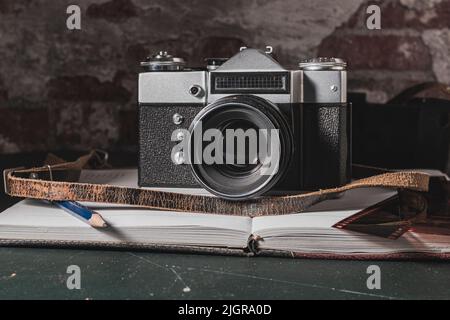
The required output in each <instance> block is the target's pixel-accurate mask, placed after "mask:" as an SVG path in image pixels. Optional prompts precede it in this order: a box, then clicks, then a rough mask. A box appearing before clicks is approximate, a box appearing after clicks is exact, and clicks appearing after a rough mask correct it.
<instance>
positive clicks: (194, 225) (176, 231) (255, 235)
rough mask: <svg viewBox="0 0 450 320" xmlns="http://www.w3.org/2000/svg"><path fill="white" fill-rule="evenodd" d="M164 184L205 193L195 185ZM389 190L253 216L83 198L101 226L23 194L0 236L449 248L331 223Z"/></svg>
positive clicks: (388, 249) (13, 239) (3, 239)
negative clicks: (303, 209) (296, 211)
mask: <svg viewBox="0 0 450 320" xmlns="http://www.w3.org/2000/svg"><path fill="white" fill-rule="evenodd" d="M80 180H81V181H82V182H94V183H109V184H115V185H124V186H136V181H137V171H136V170H131V169H130V170H103V171H98V170H96V171H90V170H85V171H83V172H82V176H81V179H80ZM166 190H167V191H173V192H184V193H197V194H201V193H204V194H206V193H207V192H206V191H204V190H201V189H166ZM395 195H396V192H395V191H392V190H387V189H382V188H366V189H356V190H351V191H347V192H346V193H345V194H344V195H343V196H342V197H341V198H338V199H334V200H327V201H324V202H322V203H319V204H316V205H314V206H313V207H311V208H309V209H308V210H307V211H306V212H302V213H299V214H290V215H283V216H265V217H256V218H249V217H240V216H225V215H213V214H199V213H181V212H180V213H178V212H170V211H157V210H148V209H142V208H132V207H125V206H120V205H105V204H95V203H84V204H85V205H87V206H89V207H91V208H94V209H95V210H96V211H97V212H99V213H100V214H101V215H102V217H103V218H104V220H105V221H106V222H107V223H108V225H109V227H108V228H105V229H95V228H93V227H91V226H89V225H87V224H86V223H84V222H82V221H80V220H78V219H76V218H74V217H73V216H72V215H70V214H68V213H66V212H65V211H63V210H61V209H59V208H57V207H56V206H54V205H52V204H50V203H47V202H44V201H39V200H24V201H21V202H19V203H17V204H16V205H14V206H12V207H11V208H9V209H7V210H5V211H4V212H2V213H0V244H4V245H39V246H90V247H125V248H135V247H139V248H142V247H143V248H154V249H161V250H172V251H203V252H216V253H231V254H232V253H238V254H239V253H240V254H250V255H251V254H265V255H290V256H302V257H303V256H304V257H331V258H352V257H362V258H364V257H367V258H370V257H373V258H385V257H394V258H401V257H411V256H414V255H419V256H432V257H446V255H447V254H448V253H450V236H438V235H430V234H417V233H413V232H407V233H405V234H404V235H403V236H401V237H400V238H398V239H396V240H391V239H387V238H383V237H378V236H374V235H368V234H364V233H359V232H355V231H350V230H343V229H338V228H335V227H333V226H334V225H336V224H337V223H338V222H340V221H342V220H344V219H346V218H348V217H350V216H352V215H354V214H356V213H358V212H360V211H361V210H364V209H365V208H367V207H369V206H373V205H375V204H377V203H379V202H381V201H383V200H386V199H389V198H391V197H393V196H395ZM249 239H250V240H249Z"/></svg>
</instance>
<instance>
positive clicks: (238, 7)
mask: <svg viewBox="0 0 450 320" xmlns="http://www.w3.org/2000/svg"><path fill="white" fill-rule="evenodd" d="M70 4H77V5H79V6H80V8H81V11H82V13H81V30H68V29H67V27H66V19H67V17H68V15H67V14H66V9H67V7H68V6H69V5H70ZM370 4H378V5H379V6H380V7H381V27H382V29H381V30H368V29H367V27H366V19H367V17H368V14H367V13H366V8H367V7H368V5H370ZM449 28H450V1H447V0H427V1H422V0H388V1H365V0H341V1H334V0H316V1H310V0H308V1H307V0H304V1H303V0H228V1H210V0H203V1H202V0H183V1H175V0H145V1H144V0H102V1H93V0H77V1H73V0H71V1H65V0H60V1H51V0H0V109H1V110H0V153H1V154H13V153H23V152H35V151H40V152H46V151H47V150H77V151H81V150H88V149H92V148H103V149H108V150H112V151H128V152H134V151H136V150H137V108H136V100H137V97H136V96H137V73H138V72H139V71H140V68H139V62H140V61H142V60H143V59H145V57H146V56H148V55H149V54H152V53H154V52H157V51H159V50H167V51H170V52H171V53H173V54H175V55H177V56H181V57H184V58H185V59H186V60H187V61H188V63H189V64H190V65H192V66H200V65H202V64H203V59H204V58H205V57H229V56H231V55H233V54H234V53H236V52H237V51H238V50H239V47H241V46H244V45H245V46H249V47H257V48H264V46H265V45H272V46H273V47H274V53H275V56H276V58H277V59H278V60H279V61H280V62H281V63H282V64H285V65H287V66H289V65H292V66H294V65H296V64H297V63H298V62H299V61H300V60H301V59H303V58H307V57H311V56H317V55H322V56H337V57H342V58H345V59H347V60H348V63H349V70H350V72H349V76H348V77H349V90H350V91H354V92H363V93H366V94H367V98H368V100H369V101H371V102H376V103H384V102H386V101H388V100H389V99H390V98H392V97H393V96H395V95H396V94H398V93H399V92H400V91H402V90H403V89H405V88H407V87H410V86H411V85H413V84H416V83H422V82H428V81H439V82H443V83H447V84H449V83H450V63H449V59H448V57H449V56H450V30H449Z"/></svg>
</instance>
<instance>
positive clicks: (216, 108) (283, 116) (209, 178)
mask: <svg viewBox="0 0 450 320" xmlns="http://www.w3.org/2000/svg"><path fill="white" fill-rule="evenodd" d="M271 52H272V50H271V48H270V47H267V48H266V51H262V50H257V49H250V48H241V50H240V52H238V53H237V54H236V55H234V56H233V57H231V58H229V59H222V58H210V59H205V61H206V62H207V65H206V67H205V68H189V67H186V65H185V61H184V60H183V59H181V58H177V57H173V56H171V55H169V54H167V52H159V53H158V54H156V55H154V56H151V57H149V58H148V59H147V60H146V61H145V62H142V63H141V65H142V67H143V68H144V71H143V72H141V73H140V74H139V97H138V100H139V101H138V102H139V185H140V186H141V187H203V188H205V189H207V190H209V191H210V192H212V193H213V194H215V195H217V196H220V197H222V198H226V199H232V200H243V199H249V198H253V197H256V196H259V195H262V194H292V193H299V192H302V191H307V190H317V189H320V188H327V187H335V186H339V185H342V184H345V183H347V182H348V181H349V180H350V177H351V172H350V170H351V108H350V105H349V104H348V103H347V88H346V83H347V81H346V63H345V62H344V61H343V60H341V59H337V58H316V59H310V60H305V61H302V62H301V63H299V65H298V67H296V68H294V69H292V70H289V69H286V68H284V67H282V66H281V65H280V64H279V63H278V62H277V61H276V60H274V58H273V57H272V55H271ZM199 122H201V123H202V130H207V129H208V128H218V129H219V130H225V128H234V129H236V128H242V129H243V130H247V129H249V128H252V129H255V130H260V129H267V128H276V129H277V130H278V132H279V143H280V146H279V150H280V154H281V156H280V162H279V168H278V171H277V173H276V174H274V175H261V174H260V170H261V166H260V163H258V161H256V162H251V163H250V162H249V163H248V164H244V165H242V164H226V163H225V164H210V165H208V164H204V163H203V164H195V163H193V161H186V160H189V159H186V157H187V155H186V154H185V153H182V152H179V153H178V154H175V155H173V154H172V149H173V147H174V145H175V144H176V143H177V141H171V137H172V134H173V132H174V131H175V130H180V129H187V130H189V132H192V131H193V130H194V129H195V128H196V127H197V124H198V123H199ZM175 132H176V131H175ZM180 132H182V131H180ZM178 138H179V139H183V138H185V137H184V134H182V133H180V135H179V136H178ZM197 147H198V146H197ZM202 147H203V145H200V148H202ZM246 147H248V146H246ZM189 157H191V155H189ZM188 162H190V164H186V163H188Z"/></svg>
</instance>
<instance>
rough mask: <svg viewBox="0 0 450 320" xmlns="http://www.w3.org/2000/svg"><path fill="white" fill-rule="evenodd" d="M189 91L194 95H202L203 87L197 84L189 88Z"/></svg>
mask: <svg viewBox="0 0 450 320" xmlns="http://www.w3.org/2000/svg"><path fill="white" fill-rule="evenodd" d="M189 93H190V94H191V95H192V96H194V97H202V96H203V88H202V87H200V86H199V85H196V84H195V85H193V86H191V87H190V88H189Z"/></svg>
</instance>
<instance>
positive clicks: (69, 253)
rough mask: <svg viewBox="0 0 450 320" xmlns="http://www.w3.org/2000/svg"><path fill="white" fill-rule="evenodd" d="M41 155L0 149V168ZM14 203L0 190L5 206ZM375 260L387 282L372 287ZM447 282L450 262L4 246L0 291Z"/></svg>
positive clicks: (101, 293)
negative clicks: (73, 277) (75, 269)
mask: <svg viewBox="0 0 450 320" xmlns="http://www.w3.org/2000/svg"><path fill="white" fill-rule="evenodd" d="M43 156H44V155H42V154H41V155H35V154H34V155H28V156H23V155H20V156H10V157H4V156H2V157H1V158H0V169H2V168H6V167H17V166H18V165H19V164H20V165H26V166H29V165H32V164H34V162H36V161H40V160H42V158H43ZM120 159H124V157H121V158H120ZM0 187H1V190H3V186H2V185H0ZM13 203H14V200H13V199H11V198H9V197H7V196H5V195H4V194H2V193H0V211H2V210H3V209H5V208H7V207H8V206H10V205H11V204H13ZM70 265H77V266H79V267H80V272H81V277H80V280H81V281H80V284H81V289H79V290H77V289H74V290H69V289H68V288H67V279H68V277H69V276H70V275H69V274H68V273H67V267H68V266H70ZM370 265H377V266H379V267H380V270H381V282H380V284H381V289H372V290H370V289H368V288H367V279H368V277H369V274H367V268H368V267H369V266H370ZM449 283H450V263H446V262H423V261H422V262H420V261H414V262H413V261H409V262H392V261H387V262H386V261H384V262H383V261H328V260H300V259H297V260H294V259H285V258H262V257H253V258H244V257H231V256H208V255H189V254H171V253H151V252H142V251H141V252H126V251H96V250H66V249H32V248H0V299H449V298H450V286H449V285H448V284H449Z"/></svg>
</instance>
